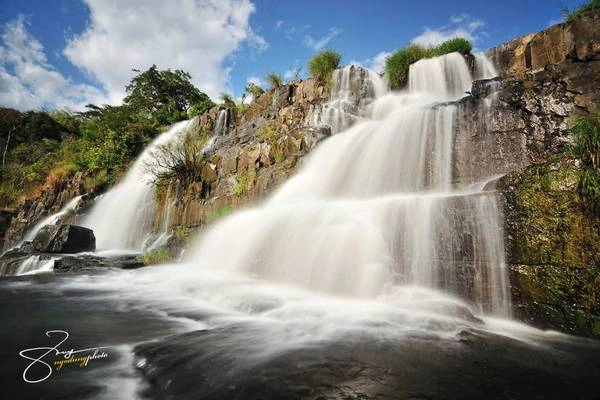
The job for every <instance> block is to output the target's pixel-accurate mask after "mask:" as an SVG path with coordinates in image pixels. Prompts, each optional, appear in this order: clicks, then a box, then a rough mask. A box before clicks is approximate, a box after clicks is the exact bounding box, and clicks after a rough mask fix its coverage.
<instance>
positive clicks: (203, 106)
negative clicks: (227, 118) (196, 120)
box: [187, 98, 216, 118]
mask: <svg viewBox="0 0 600 400" xmlns="http://www.w3.org/2000/svg"><path fill="white" fill-rule="evenodd" d="M214 106H216V104H215V103H214V102H213V101H212V100H211V99H209V98H206V99H205V100H202V101H199V102H197V103H194V105H192V106H191V107H190V109H189V110H188V113H187V114H188V117H189V118H193V117H195V116H196V115H202V114H204V113H205V112H207V111H208V110H210V109H211V108H213V107H214Z"/></svg>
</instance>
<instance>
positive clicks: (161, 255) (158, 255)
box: [138, 248, 171, 265]
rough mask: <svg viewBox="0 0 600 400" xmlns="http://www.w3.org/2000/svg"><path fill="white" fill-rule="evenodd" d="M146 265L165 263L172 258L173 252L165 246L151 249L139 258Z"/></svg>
mask: <svg viewBox="0 0 600 400" xmlns="http://www.w3.org/2000/svg"><path fill="white" fill-rule="evenodd" d="M138 260H139V261H140V262H142V263H143V264H144V265H154V264H164V263H166V262H168V261H170V260H171V254H169V251H168V250H167V249H164V248H160V249H156V250H151V251H149V252H147V253H144V255H142V256H140V257H139V258H138Z"/></svg>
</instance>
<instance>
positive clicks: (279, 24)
mask: <svg viewBox="0 0 600 400" xmlns="http://www.w3.org/2000/svg"><path fill="white" fill-rule="evenodd" d="M282 25H283V20H281V19H280V20H279V21H277V22H275V29H279V28H281V26H282Z"/></svg>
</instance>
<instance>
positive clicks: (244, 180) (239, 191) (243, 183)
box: [233, 174, 251, 196]
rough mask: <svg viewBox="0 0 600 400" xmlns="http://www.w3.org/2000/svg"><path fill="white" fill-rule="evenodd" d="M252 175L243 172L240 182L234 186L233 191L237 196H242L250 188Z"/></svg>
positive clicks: (239, 178)
mask: <svg viewBox="0 0 600 400" xmlns="http://www.w3.org/2000/svg"><path fill="white" fill-rule="evenodd" d="M250 180H251V177H250V175H247V174H243V175H240V176H239V177H238V182H237V184H236V185H235V187H234V188H233V193H234V194H235V195H236V196H241V195H243V194H244V193H246V191H247V190H248V185H249V183H250Z"/></svg>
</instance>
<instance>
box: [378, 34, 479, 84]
mask: <svg viewBox="0 0 600 400" xmlns="http://www.w3.org/2000/svg"><path fill="white" fill-rule="evenodd" d="M471 48H472V46H471V43H470V42H469V41H468V40H466V39H463V38H454V39H450V40H447V41H445V42H444V43H442V44H440V45H439V46H436V47H427V48H426V47H421V46H419V45H416V44H411V45H409V46H407V47H405V48H403V49H400V50H397V51H396V52H394V53H393V54H392V55H391V56H389V57H388V58H387V59H386V61H385V74H386V75H387V77H388V80H389V82H390V85H391V86H392V87H395V88H398V87H401V86H403V85H404V84H406V82H407V80H408V71H409V68H410V65H411V64H413V63H415V62H417V61H419V60H421V59H423V58H431V57H437V56H442V55H444V54H449V53H454V52H459V53H461V54H467V53H469V52H470V51H471Z"/></svg>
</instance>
